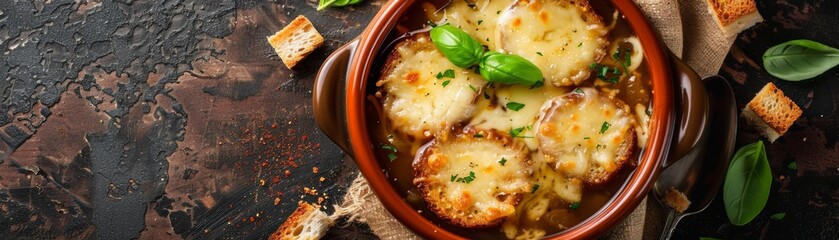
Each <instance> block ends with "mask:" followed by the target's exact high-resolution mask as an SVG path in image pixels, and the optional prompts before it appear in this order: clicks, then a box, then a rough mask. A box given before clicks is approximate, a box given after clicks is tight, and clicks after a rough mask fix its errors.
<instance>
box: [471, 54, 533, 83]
mask: <svg viewBox="0 0 839 240" xmlns="http://www.w3.org/2000/svg"><path fill="white" fill-rule="evenodd" d="M479 67H480V69H481V76H483V77H484V79H486V80H487V81H489V82H497V83H504V84H521V85H527V86H530V85H533V84H536V82H539V81H541V80H542V79H544V78H543V77H542V70H539V67H536V65H534V64H533V63H531V62H530V61H528V60H527V59H524V58H523V57H521V56H518V55H511V54H503V53H497V52H492V51H489V52H486V53H485V54H484V55H483V57H482V58H481V61H480V65H479Z"/></svg>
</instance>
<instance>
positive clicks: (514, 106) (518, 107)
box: [507, 102, 524, 112]
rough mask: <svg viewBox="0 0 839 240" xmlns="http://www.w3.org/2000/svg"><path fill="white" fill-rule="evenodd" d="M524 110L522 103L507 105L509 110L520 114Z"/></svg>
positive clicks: (509, 103)
mask: <svg viewBox="0 0 839 240" xmlns="http://www.w3.org/2000/svg"><path fill="white" fill-rule="evenodd" d="M522 108H524V104H522V103H517V102H508V103H507V109H510V110H513V111H516V112H518V111H519V110H521V109H522Z"/></svg>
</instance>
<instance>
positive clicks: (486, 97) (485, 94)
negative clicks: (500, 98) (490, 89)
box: [484, 92, 490, 100]
mask: <svg viewBox="0 0 839 240" xmlns="http://www.w3.org/2000/svg"><path fill="white" fill-rule="evenodd" d="M484 99H487V100H489V99H490V97H489V94H487V92H484Z"/></svg>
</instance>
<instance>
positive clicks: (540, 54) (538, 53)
mask: <svg viewBox="0 0 839 240" xmlns="http://www.w3.org/2000/svg"><path fill="white" fill-rule="evenodd" d="M536 54H537V55H539V56H545V55H542V52H536Z"/></svg>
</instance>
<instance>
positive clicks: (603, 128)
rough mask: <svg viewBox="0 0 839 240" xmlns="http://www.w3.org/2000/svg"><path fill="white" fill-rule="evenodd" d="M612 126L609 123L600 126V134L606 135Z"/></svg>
mask: <svg viewBox="0 0 839 240" xmlns="http://www.w3.org/2000/svg"><path fill="white" fill-rule="evenodd" d="M611 126H612V124H610V123H609V122H603V125H601V126H600V134H603V133H605V132H606V130H609V127H611Z"/></svg>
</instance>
